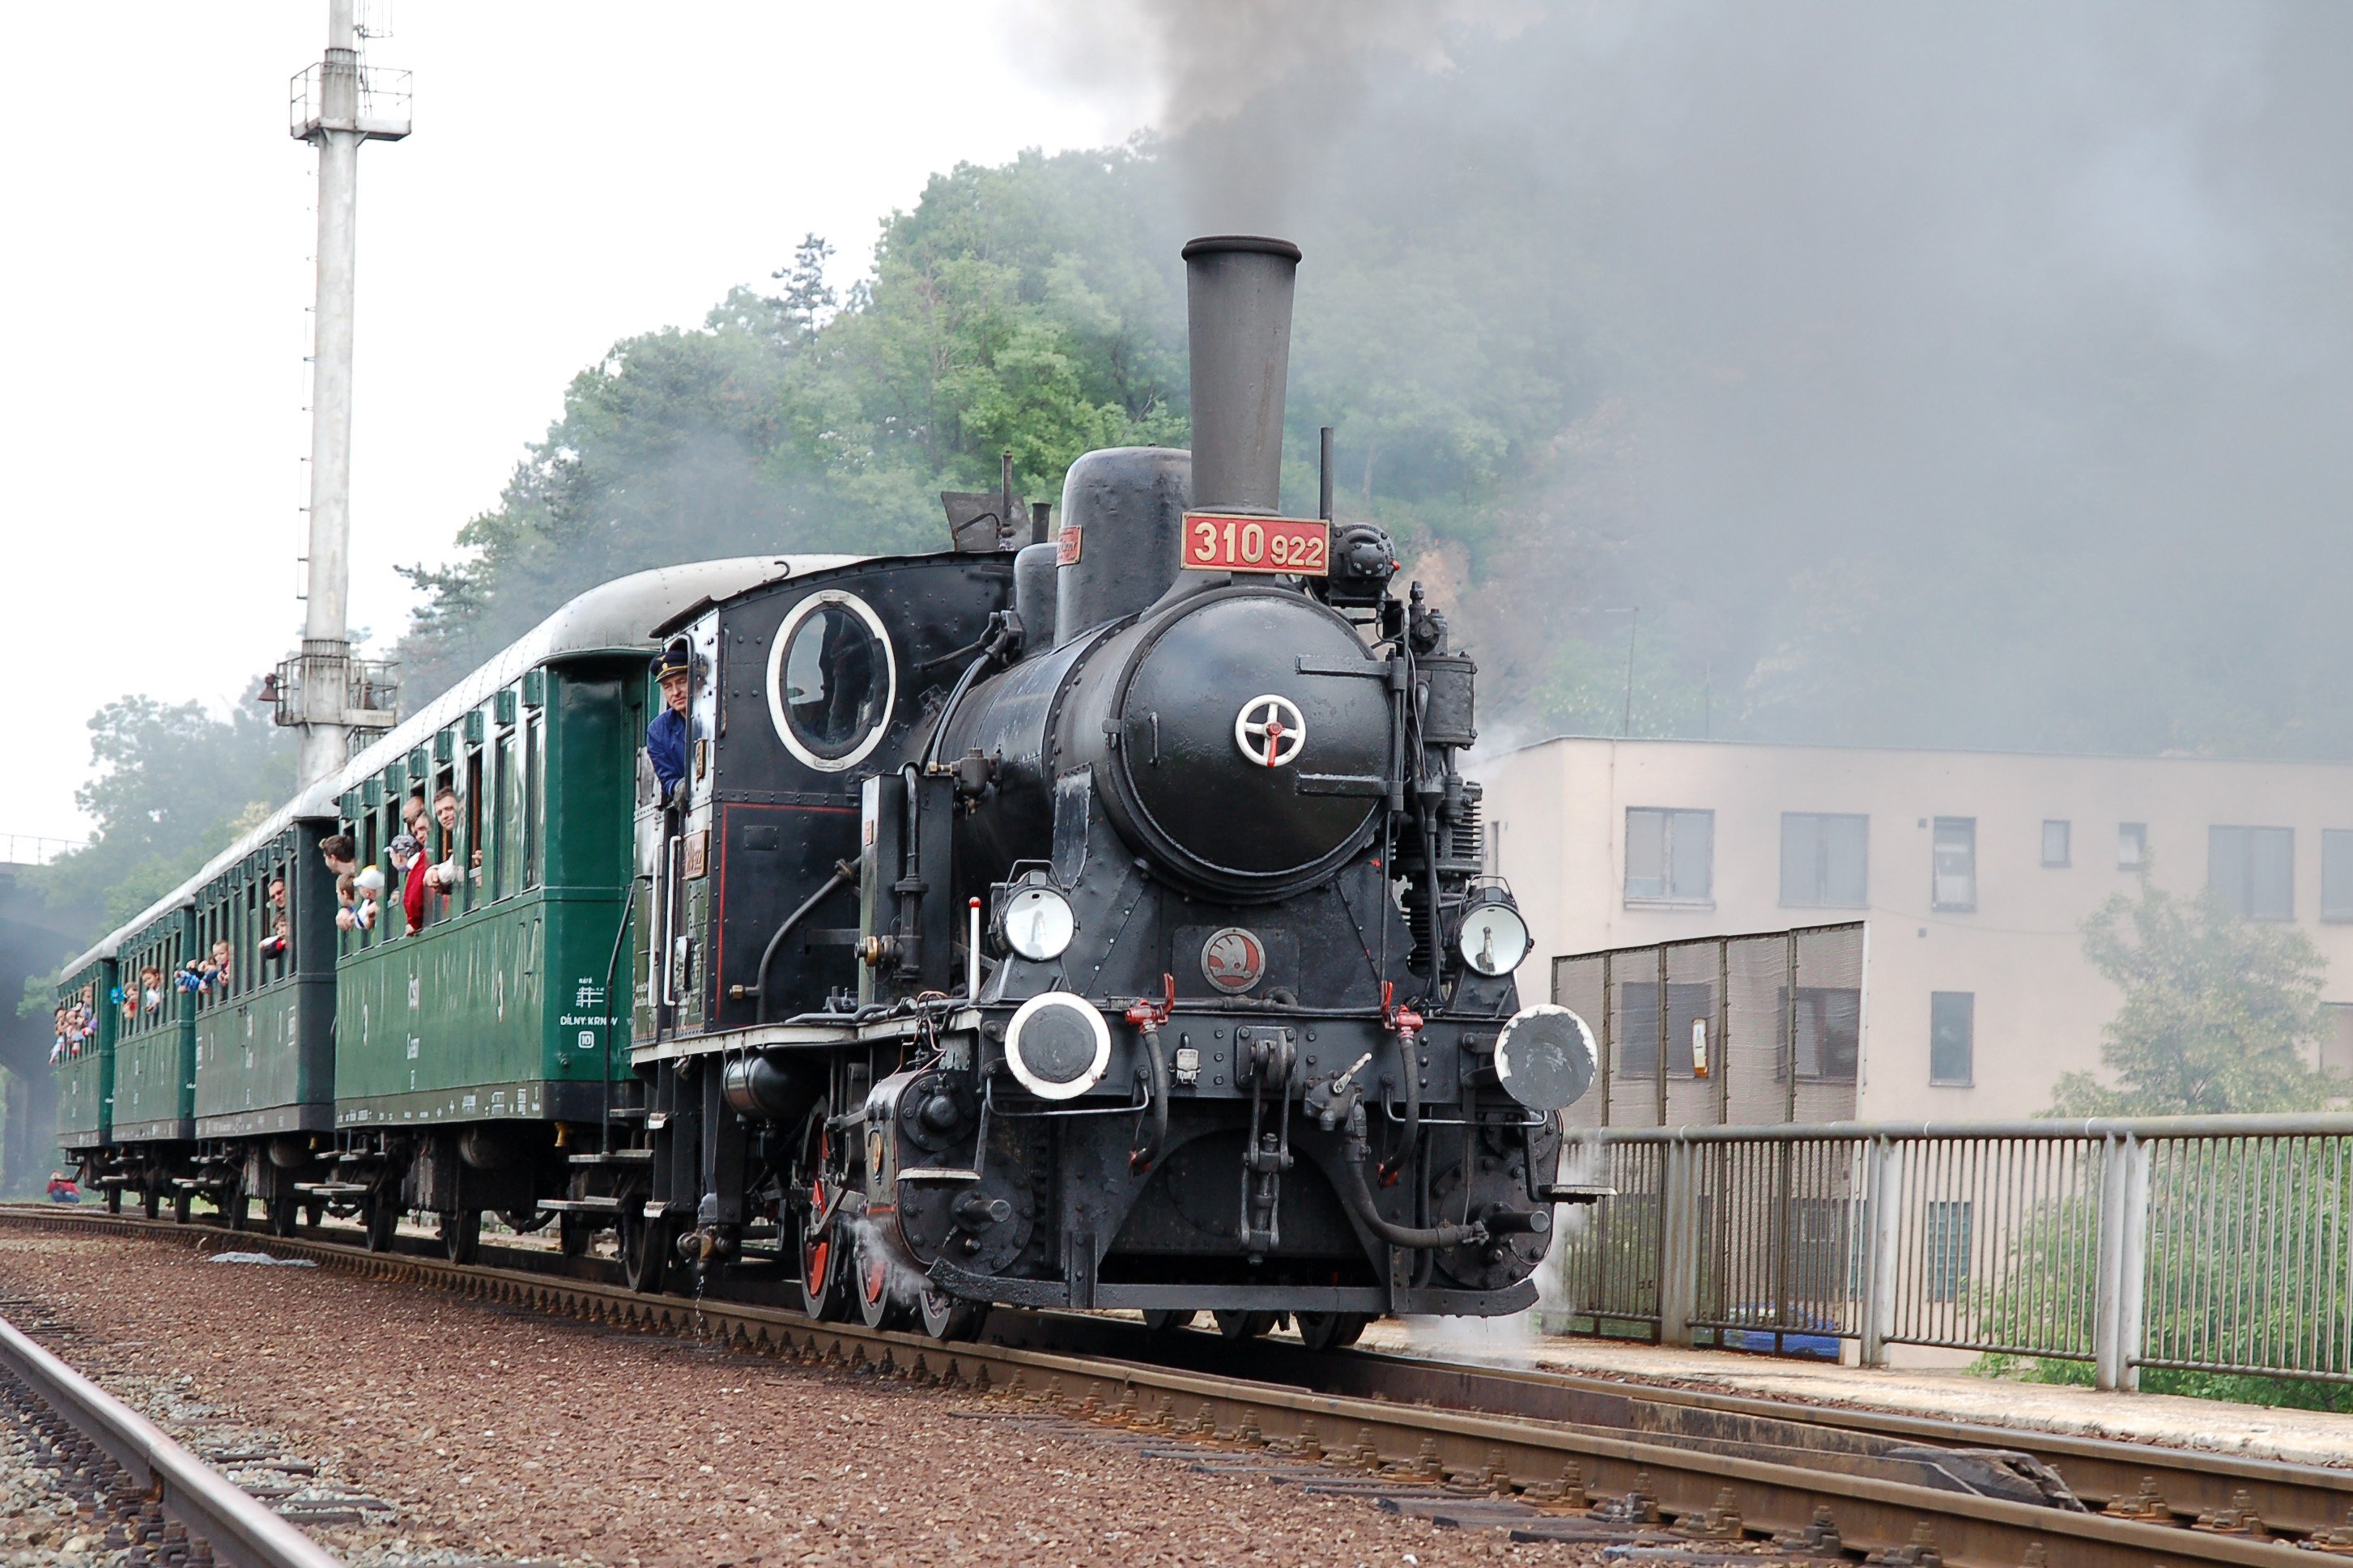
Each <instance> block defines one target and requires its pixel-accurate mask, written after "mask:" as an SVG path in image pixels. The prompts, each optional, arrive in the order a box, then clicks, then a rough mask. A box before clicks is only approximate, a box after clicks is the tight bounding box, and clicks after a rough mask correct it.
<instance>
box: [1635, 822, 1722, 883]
mask: <svg viewBox="0 0 2353 1568" xmlns="http://www.w3.org/2000/svg"><path fill="white" fill-rule="evenodd" d="M1714 892H1715V813H1714V812H1712V811H1665V810H1661V809H1659V808H1657V807H1654V806H1646V805H1631V806H1628V807H1627V808H1626V901H1627V902H1628V903H1630V904H1704V903H1706V902H1707V901H1708V900H1709V899H1710V897H1712V896H1713V894H1714Z"/></svg>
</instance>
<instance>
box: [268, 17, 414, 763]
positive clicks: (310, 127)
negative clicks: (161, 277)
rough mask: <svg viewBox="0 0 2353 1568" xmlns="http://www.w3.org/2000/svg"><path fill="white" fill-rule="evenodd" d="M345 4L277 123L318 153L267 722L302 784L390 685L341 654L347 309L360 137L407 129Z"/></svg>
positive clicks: (345, 641) (384, 74) (345, 585)
mask: <svg viewBox="0 0 2353 1568" xmlns="http://www.w3.org/2000/svg"><path fill="white" fill-rule="evenodd" d="M355 3H356V0H328V5H327V58H325V59H324V60H322V61H321V62H320V63H319V64H317V65H315V66H312V67H311V68H310V69H308V70H306V71H304V72H302V73H301V75H299V76H297V77H295V78H294V79H293V83H292V90H291V92H290V125H289V127H288V129H289V130H290V132H291V133H292V134H293V136H294V137H295V139H296V140H298V141H302V142H310V143H311V144H312V145H313V146H315V147H317V148H318V149H319V295H318V307H317V313H316V315H315V317H314V328H313V343H312V348H311V509H310V510H311V543H310V555H309V563H310V575H309V589H308V595H307V596H308V604H307V613H306V615H305V616H304V620H303V626H302V651H301V654H300V655H299V656H297V657H296V658H291V659H289V660H287V661H286V662H285V663H284V664H282V665H280V667H279V672H278V675H277V677H276V679H275V681H274V683H273V687H272V689H273V692H274V695H275V697H276V701H277V718H278V721H279V722H280V723H281V724H291V725H294V726H296V727H298V728H299V729H300V730H301V732H302V746H301V782H302V783H303V784H313V783H315V782H317V781H318V780H320V779H322V778H324V777H326V776H327V775H328V774H330V773H333V772H334V771H335V770H336V769H338V768H340V767H342V766H343V763H345V762H346V761H347V760H348V759H349V755H350V752H351V732H352V731H353V730H355V729H367V730H380V729H388V728H390V727H391V725H392V723H393V721H394V720H395V718H396V712H395V710H394V709H395V701H396V690H397V689H396V687H395V686H394V685H393V683H392V681H391V680H390V679H389V676H390V671H389V669H388V668H387V667H385V666H382V665H364V664H362V663H360V662H358V661H355V660H354V659H353V658H352V644H351V629H350V626H349V624H348V608H349V605H348V602H349V598H350V593H351V537H352V308H353V273H354V268H355V263H356V252H357V233H356V229H357V223H358V204H359V162H360V143H361V142H397V141H399V140H400V139H401V138H402V137H404V136H406V135H407V134H408V127H409V89H408V73H407V72H406V71H385V70H375V69H369V68H364V67H363V66H362V64H361V62H360V40H361V37H362V33H361V30H360V27H359V26H358V23H357V21H356V19H355V17H354V16H353V7H354V5H355Z"/></svg>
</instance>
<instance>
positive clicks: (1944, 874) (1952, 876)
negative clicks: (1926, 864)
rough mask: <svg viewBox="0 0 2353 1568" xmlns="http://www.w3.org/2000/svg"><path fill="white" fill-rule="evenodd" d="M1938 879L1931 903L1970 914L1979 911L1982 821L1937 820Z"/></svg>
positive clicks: (1936, 854)
mask: <svg viewBox="0 0 2353 1568" xmlns="http://www.w3.org/2000/svg"><path fill="white" fill-rule="evenodd" d="M1934 853H1935V865H1936V879H1935V885H1934V887H1933V888H1932V889H1930V895H1929V900H1928V901H1929V902H1930V904H1932V905H1933V906H1934V907H1936V908H1937V909H1940V910H1958V911H1961V912H1963V913H1966V912H1968V911H1969V910H1974V909H1976V908H1977V907H1978V819H1977V818H1976V817H1974V816H1940V817H1938V818H1936V849H1935V852H1934Z"/></svg>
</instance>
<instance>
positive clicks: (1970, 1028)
mask: <svg viewBox="0 0 2353 1568" xmlns="http://www.w3.org/2000/svg"><path fill="white" fill-rule="evenodd" d="M1977 1032H1978V995H1977V993H1976V992H1974V991H1931V992H1929V993H1928V1081H1929V1082H1930V1083H1942V1084H1952V1085H1955V1086H1957V1087H1959V1088H1967V1087H1968V1085H1970V1084H1972V1083H1975V1082H1976V1081H1977V1053H1978V1039H1977Z"/></svg>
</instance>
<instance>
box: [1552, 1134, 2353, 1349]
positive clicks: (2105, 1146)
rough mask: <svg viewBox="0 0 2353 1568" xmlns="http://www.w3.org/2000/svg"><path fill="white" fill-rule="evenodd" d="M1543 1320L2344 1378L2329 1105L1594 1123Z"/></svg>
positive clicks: (2340, 1207) (2340, 1250)
mask: <svg viewBox="0 0 2353 1568" xmlns="http://www.w3.org/2000/svg"><path fill="white" fill-rule="evenodd" d="M1568 1163H1577V1166H1578V1168H1577V1170H1576V1171H1575V1172H1574V1174H1575V1175H1576V1176H1577V1179H1580V1180H1587V1181H1596V1182H1599V1183H1601V1184H1606V1185H1608V1186H1610V1187H1612V1188H1614V1189H1615V1192H1616V1195H1615V1196H1611V1197H1607V1198H1604V1199H1602V1200H1601V1201H1600V1202H1599V1204H1597V1205H1593V1206H1592V1208H1591V1209H1590V1210H1589V1211H1584V1212H1577V1211H1572V1212H1571V1214H1570V1215H1569V1217H1568V1218H1567V1221H1566V1222H1565V1223H1564V1225H1563V1226H1562V1230H1561V1233H1560V1237H1559V1242H1558V1245H1557V1247H1556V1259H1557V1261H1556V1265H1555V1267H1556V1269H1557V1274H1556V1284H1557V1287H1558V1290H1559V1295H1560V1310H1559V1311H1558V1312H1556V1317H1560V1316H1565V1317H1566V1319H1567V1322H1568V1325H1569V1331H1571V1332H1581V1333H1596V1334H1618V1335H1627V1334H1631V1335H1636V1336H1639V1337H1644V1338H1652V1339H1655V1340H1657V1341H1658V1342H1661V1343H1663V1344H1692V1343H1694V1342H1712V1343H1716V1344H1733V1345H1745V1346H1754V1345H1756V1344H1757V1343H1759V1342H1766V1343H1773V1344H1779V1343H1783V1342H1786V1341H1787V1340H1788V1338H1789V1337H1791V1336H1803V1337H1810V1338H1813V1339H1816V1340H1818V1341H1831V1340H1835V1341H1840V1342H1852V1343H1853V1344H1854V1345H1855V1346H1856V1347H1857V1353H1858V1355H1859V1357H1860V1359H1861V1360H1862V1362H1863V1363H1864V1364H1866V1365H1880V1364H1883V1363H1885V1360H1886V1352H1887V1347H1888V1346H1890V1345H1896V1344H1906V1345H1933V1346H1942V1347H1947V1348H1950V1349H1957V1350H1965V1351H1976V1352H1990V1353H1999V1354H2009V1355H2021V1356H2033V1357H2047V1358H2053V1359H2059V1360H2072V1361H2084V1362H2089V1363H2092V1364H2093V1367H2094V1376H2095V1381H2096V1382H2097V1383H2098V1384H2099V1386H2101V1387H2103V1388H2132V1387H2135V1386H2137V1384H2138V1381H2139V1374H2140V1369H2141V1368H2143V1367H2176V1368H2184V1369H2189V1370H2196V1371H2207V1372H2225V1373H2255V1374H2262V1375H2273V1376H2284V1377H2301V1378H2315V1379H2322V1380H2328V1381H2337V1382H2353V1277H2348V1275H2349V1274H2353V1114H2312V1115H2292V1116H2202V1117H2149V1118H2137V1119H2118V1120H2108V1121H2004V1122H1978V1123H1969V1122H1954V1123H1937V1122H1900V1123H1899V1122H1831V1123H1825V1124H1820V1125H1815V1126H1758V1127H1715V1126H1700V1127H1680V1128H1668V1129H1652V1128H1601V1129H1596V1130H1593V1131H1588V1132H1586V1133H1585V1134H1583V1140H1582V1142H1579V1143H1575V1144H1572V1145H1571V1152H1570V1153H1569V1154H1568V1155H1567V1157H1566V1158H1565V1161H1564V1164H1565V1166H1566V1165H1567V1164H1568Z"/></svg>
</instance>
